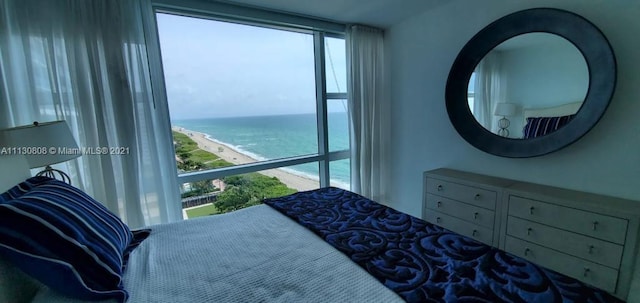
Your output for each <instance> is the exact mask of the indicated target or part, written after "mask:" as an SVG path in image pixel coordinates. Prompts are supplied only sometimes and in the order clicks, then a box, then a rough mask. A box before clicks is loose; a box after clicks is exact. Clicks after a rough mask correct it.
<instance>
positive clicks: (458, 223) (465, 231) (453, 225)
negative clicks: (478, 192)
mask: <svg viewBox="0 0 640 303" xmlns="http://www.w3.org/2000/svg"><path fill="white" fill-rule="evenodd" d="M425 219H426V220H427V221H429V222H431V223H433V224H435V225H439V226H442V227H444V228H446V229H448V230H451V231H453V232H456V233H458V234H461V235H463V236H467V237H469V238H472V239H475V240H478V241H480V242H484V243H486V244H489V245H492V241H493V231H492V230H491V229H489V228H486V227H482V226H480V225H476V224H473V223H469V222H467V221H464V220H460V219H458V218H456V217H452V216H449V215H446V214H443V213H440V212H437V211H433V210H428V211H427V212H426V214H425Z"/></svg>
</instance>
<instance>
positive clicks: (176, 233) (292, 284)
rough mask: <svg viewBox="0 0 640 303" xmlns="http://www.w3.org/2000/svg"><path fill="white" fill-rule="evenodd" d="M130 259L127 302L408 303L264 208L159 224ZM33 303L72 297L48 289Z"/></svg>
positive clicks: (327, 245) (266, 207)
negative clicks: (404, 302)
mask: <svg viewBox="0 0 640 303" xmlns="http://www.w3.org/2000/svg"><path fill="white" fill-rule="evenodd" d="M152 229H153V232H152V233H151V235H150V236H149V238H147V239H146V240H145V241H144V242H142V244H141V245H140V246H139V247H138V248H137V249H136V250H135V251H134V252H133V253H132V254H131V256H130V261H129V267H128V268H127V271H126V273H125V288H126V289H127V290H128V291H129V293H130V298H129V300H128V302H130V303H138V302H189V303H197V302H403V300H402V299H401V298H400V297H399V296H398V295H396V294H395V293H394V292H393V291H391V290H389V289H388V288H386V287H385V286H384V285H382V284H381V283H380V282H378V281H377V280H376V279H375V278H373V277H372V276H370V275H369V274H368V273H367V272H366V271H364V270H363V269H362V268H360V267H359V266H358V265H357V264H355V263H353V262H352V261H351V260H349V259H348V258H347V257H346V256H345V255H343V254H342V253H341V252H339V251H337V250H336V249H334V248H333V247H331V246H330V245H329V244H327V243H326V242H324V241H323V240H322V239H320V238H319V237H318V236H316V235H315V234H313V233H312V232H310V231H309V230H307V229H306V228H304V227H302V226H300V225H299V224H297V223H296V222H294V221H293V220H291V219H289V218H287V217H285V216H284V215H282V214H280V213H279V212H277V211H276V210H274V209H272V208H271V207H269V206H267V205H258V206H253V207H250V208H247V209H243V210H239V211H236V212H234V213H230V214H225V215H217V216H212V217H206V218H199V219H191V220H188V221H183V222H177V223H170V224H162V225H156V226H153V227H152ZM33 302H38V303H40V302H47V303H55V302H82V301H78V300H75V301H74V300H70V299H69V298H65V297H62V296H60V295H59V294H57V293H55V292H54V291H51V290H49V289H47V288H43V289H41V290H40V291H39V292H38V293H37V294H36V297H35V298H34V300H33Z"/></svg>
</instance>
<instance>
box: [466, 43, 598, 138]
mask: <svg viewBox="0 0 640 303" xmlns="http://www.w3.org/2000/svg"><path fill="white" fill-rule="evenodd" d="M588 87H589V70H588V67H587V63H586V61H585V59H584V57H583V56H582V54H581V53H580V51H579V50H578V49H577V48H576V47H575V46H574V45H573V44H572V43H571V42H569V41H568V40H566V39H564V38H563V37H561V36H558V35H554V34H549V33H528V34H523V35H519V36H516V37H513V38H511V39H508V40H506V41H504V42H503V43H501V44H499V45H498V46H497V47H495V48H494V49H492V50H491V51H490V52H489V53H488V54H487V55H486V56H485V57H484V58H483V59H482V60H481V61H480V63H478V65H477V66H476V68H475V70H474V72H473V74H472V75H471V78H470V79H469V84H468V95H467V97H468V98H467V100H468V102H469V109H470V110H471V112H472V113H473V116H474V117H475V119H476V120H477V121H478V123H480V124H481V125H482V126H483V127H484V128H486V129H487V130H489V131H491V132H492V133H494V134H496V135H499V136H503V137H508V138H513V139H528V138H534V137H539V136H544V135H546V134H548V133H550V132H553V131H555V130H557V129H559V128H561V127H562V126H564V125H565V124H566V123H568V122H569V121H571V119H572V118H573V115H574V114H575V113H576V112H577V111H578V110H579V109H580V107H581V106H582V102H583V101H584V99H585V96H586V94H587V91H588Z"/></svg>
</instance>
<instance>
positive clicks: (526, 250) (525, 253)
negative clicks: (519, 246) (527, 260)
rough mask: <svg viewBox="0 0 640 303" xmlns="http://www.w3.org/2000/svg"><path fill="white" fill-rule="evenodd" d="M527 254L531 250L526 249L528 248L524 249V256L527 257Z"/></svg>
mask: <svg viewBox="0 0 640 303" xmlns="http://www.w3.org/2000/svg"><path fill="white" fill-rule="evenodd" d="M529 252H531V250H530V249H528V248H525V249H524V255H525V256H528V255H529Z"/></svg>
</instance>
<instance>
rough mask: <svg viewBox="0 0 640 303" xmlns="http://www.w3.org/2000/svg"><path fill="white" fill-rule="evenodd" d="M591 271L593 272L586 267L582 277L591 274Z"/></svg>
mask: <svg viewBox="0 0 640 303" xmlns="http://www.w3.org/2000/svg"><path fill="white" fill-rule="evenodd" d="M590 271H591V270H590V269H589V268H588V267H585V268H584V273H583V274H582V275H583V276H585V277H586V276H587V275H588V274H589V272H590Z"/></svg>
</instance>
